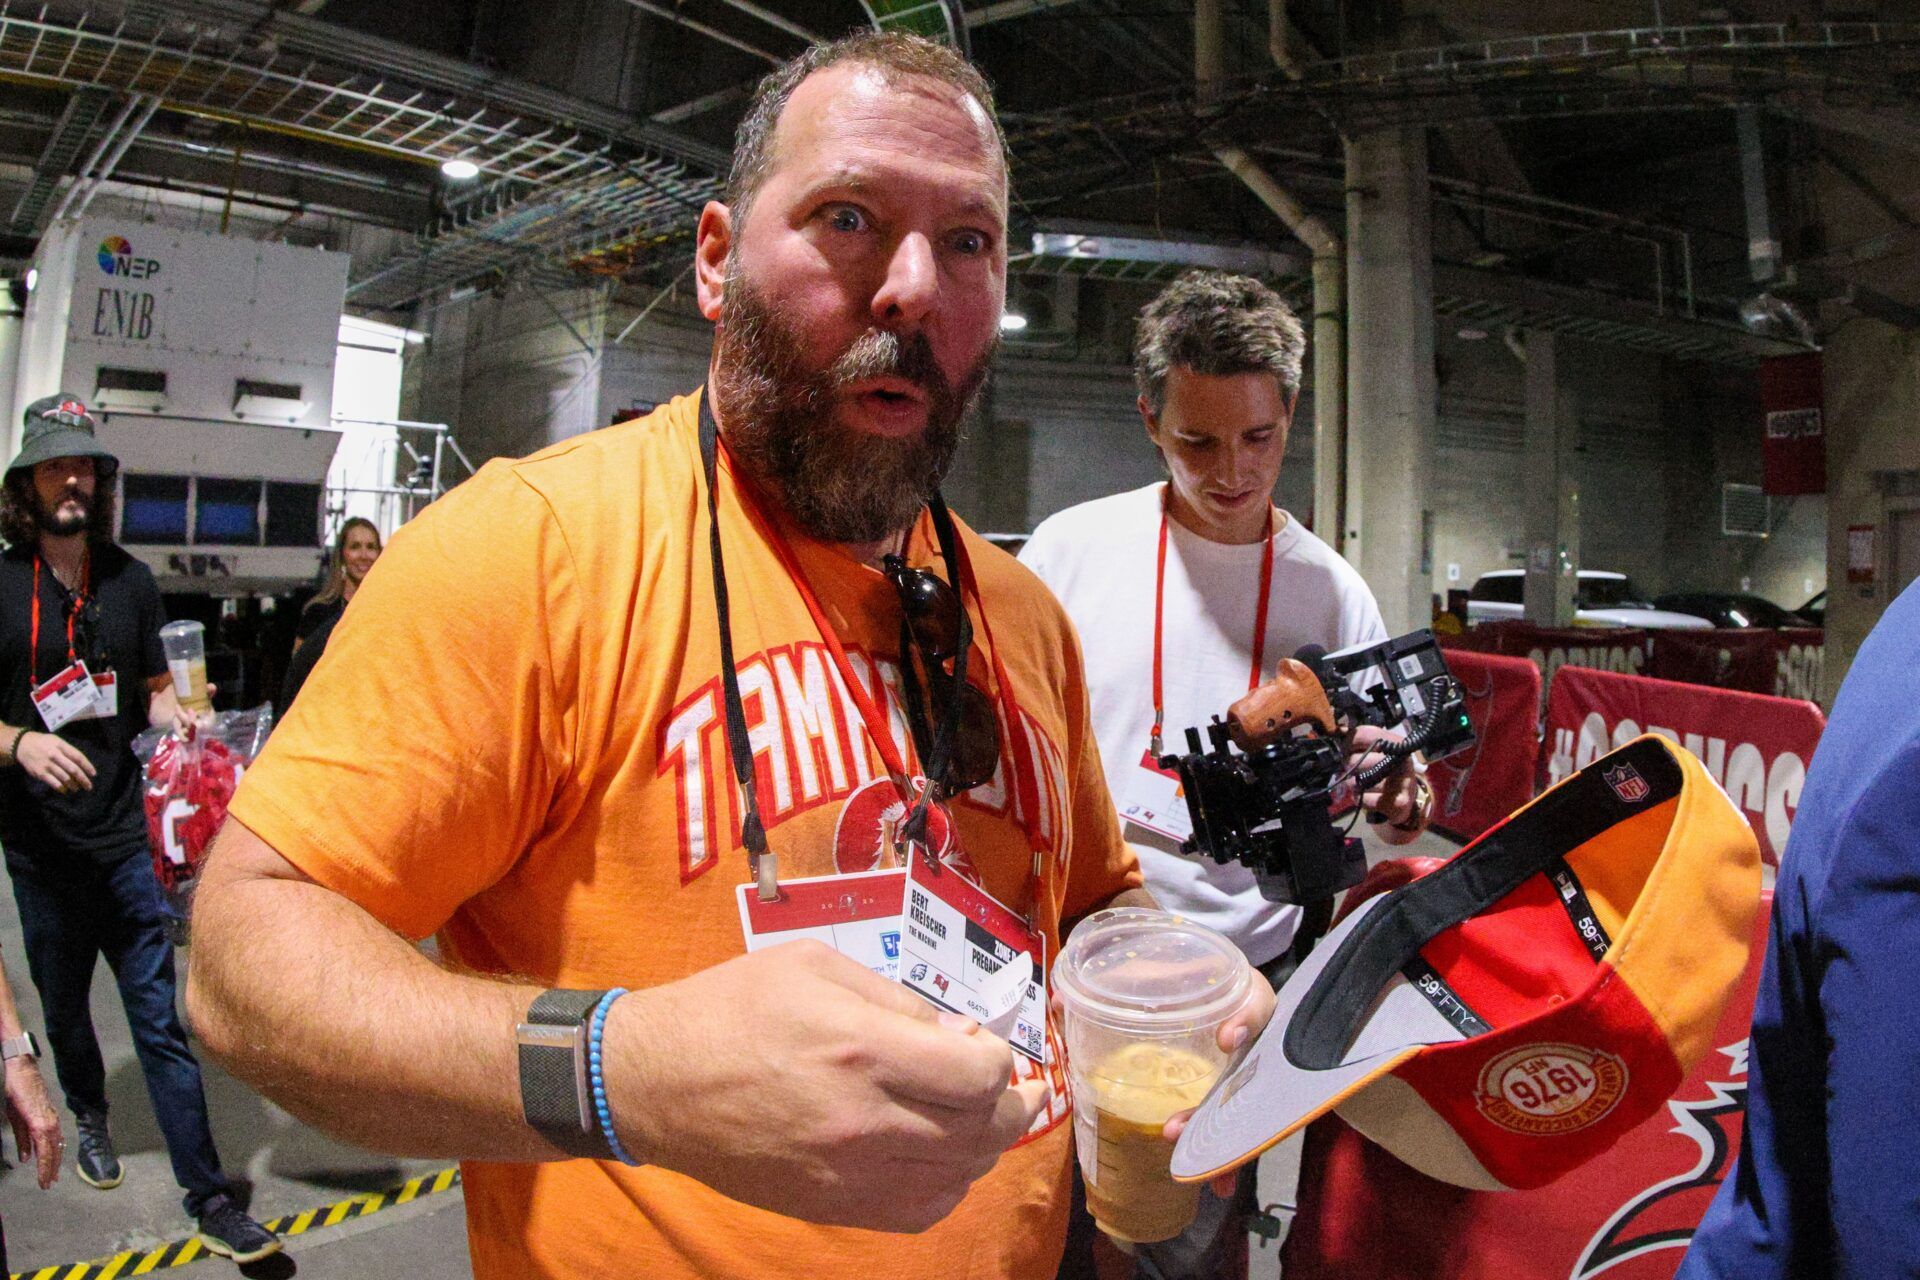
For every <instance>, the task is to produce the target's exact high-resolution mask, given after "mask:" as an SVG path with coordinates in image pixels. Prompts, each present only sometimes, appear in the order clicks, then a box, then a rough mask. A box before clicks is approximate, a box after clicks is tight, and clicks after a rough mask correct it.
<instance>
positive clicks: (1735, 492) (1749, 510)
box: [1720, 484, 1773, 538]
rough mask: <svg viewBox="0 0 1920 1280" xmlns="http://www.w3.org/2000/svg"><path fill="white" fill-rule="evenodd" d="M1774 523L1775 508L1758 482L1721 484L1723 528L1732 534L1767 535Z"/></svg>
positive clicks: (1737, 535) (1726, 532) (1742, 536)
mask: <svg viewBox="0 0 1920 1280" xmlns="http://www.w3.org/2000/svg"><path fill="white" fill-rule="evenodd" d="M1772 524H1773V508H1772V504H1771V503H1770V502H1769V501H1768V499H1767V494H1766V491H1765V490H1764V489H1762V488H1761V487H1760V486H1759V485H1757V484H1723V485H1721V486H1720V532H1721V533H1723V534H1725V535H1726V536H1727V537H1729V538H1764V537H1766V536H1767V534H1768V532H1769V531H1770V530H1771V527H1772Z"/></svg>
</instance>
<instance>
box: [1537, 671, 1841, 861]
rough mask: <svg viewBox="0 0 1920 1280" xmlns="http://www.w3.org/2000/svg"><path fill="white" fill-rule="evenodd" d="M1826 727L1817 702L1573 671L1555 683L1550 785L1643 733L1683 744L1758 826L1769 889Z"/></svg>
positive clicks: (1548, 749) (1548, 750)
mask: <svg viewBox="0 0 1920 1280" xmlns="http://www.w3.org/2000/svg"><path fill="white" fill-rule="evenodd" d="M1826 724H1827V720H1826V717H1825V716H1823V715H1821V714H1820V708H1819V707H1816V706H1815V705H1813V703H1811V702H1802V701H1798V700H1796V699H1791V698H1773V697H1768V696H1766V695H1764V694H1758V693H1742V692H1739V691H1737V690H1733V689H1707V688H1702V687H1700V686H1699V685H1691V684H1677V683H1675V682H1673V681H1670V680H1649V679H1645V678H1643V677H1637V676H1619V675H1614V674H1612V673H1611V672H1605V671H1582V670H1579V669H1577V668H1568V669H1566V670H1563V671H1561V672H1560V673H1559V674H1558V675H1557V676H1555V677H1554V681H1553V690H1552V693H1551V694H1550V695H1549V698H1548V703H1547V729H1546V741H1545V742H1543V743H1542V744H1541V751H1542V753H1543V755H1544V756H1545V759H1546V769H1547V781H1548V782H1549V783H1554V782H1558V781H1559V780H1560V779H1562V778H1564V777H1566V776H1567V775H1568V774H1570V773H1572V772H1574V771H1575V770H1577V769H1584V768H1586V767H1587V766H1588V765H1589V764H1592V763H1593V761H1594V760H1595V759H1596V758H1598V757H1599V756H1602V755H1605V754H1606V753H1607V752H1609V751H1611V750H1613V749H1614V748H1615V747H1618V746H1621V745H1624V744H1625V743H1626V742H1627V741H1628V740H1629V739H1632V738H1637V737H1639V736H1640V735H1641V734H1642V733H1657V734H1659V735H1661V736H1662V737H1664V738H1668V739H1671V740H1672V741H1674V742H1677V743H1679V744H1680V745H1681V746H1683V747H1685V748H1686V749H1687V750H1689V751H1691V752H1693V754H1694V755H1696V756H1698V757H1700V759H1701V761H1702V762H1703V763H1704V764H1705V765H1706V766H1707V772H1708V773H1710V774H1712V775H1713V778H1714V781H1716V782H1718V783H1720V785H1721V786H1723V787H1725V788H1726V790H1727V794H1728V795H1730V796H1732V797H1733V802H1734V803H1735V804H1736V805H1738V806H1740V809H1741V811H1742V812H1744V813H1745V814H1746V815H1747V820H1748V821H1749V822H1751V823H1752V824H1753V830H1754V834H1755V835H1757V836H1758V837H1759V838H1760V853H1761V856H1762V857H1763V858H1765V859H1766V863H1767V868H1766V878H1767V883H1768V884H1769V885H1771V884H1772V882H1773V868H1774V867H1775V866H1778V865H1779V862H1780V851H1781V850H1782V849H1784V848H1786V845H1787V836H1788V834H1789V833H1790V832H1791V831H1792V830H1793V814H1794V810H1795V809H1796V808H1798V807H1799V804H1800V788H1801V786H1802V785H1803V784H1804V783H1805V782H1806V780H1807V764H1808V762H1810V761H1811V760H1812V759H1813V749H1814V748H1815V747H1816V746H1818V745H1819V743H1820V734H1821V731H1822V730H1824V729H1825V728H1826Z"/></svg>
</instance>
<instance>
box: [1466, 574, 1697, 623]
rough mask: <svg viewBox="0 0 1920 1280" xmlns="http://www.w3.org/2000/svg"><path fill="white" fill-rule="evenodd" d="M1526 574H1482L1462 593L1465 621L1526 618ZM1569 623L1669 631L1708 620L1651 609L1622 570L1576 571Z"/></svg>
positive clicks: (1496, 620) (1651, 606)
mask: <svg viewBox="0 0 1920 1280" xmlns="http://www.w3.org/2000/svg"><path fill="white" fill-rule="evenodd" d="M1525 587H1526V573H1525V572H1524V571H1523V570H1520V569H1495V570H1494V571H1493V572H1492V573H1483V574H1481V575H1480V580H1479V581H1478V582H1476V583H1474V584H1473V590H1472V591H1471V592H1469V593H1468V594H1467V621H1468V622H1469V623H1477V622H1501V621H1505V620H1507V619H1515V620H1517V619H1520V618H1523V617H1525V616H1526V610H1525V609H1524V608H1523V607H1522V605H1521V595H1522V592H1523V591H1524V590H1525ZM1573 602H1574V615H1573V623H1574V625H1575V626H1577V627H1652V628H1656V629H1665V630H1669V631H1706V630H1709V629H1711V628H1712V626H1713V624H1712V623H1710V622H1708V621H1707V620H1706V619H1705V618H1696V617H1694V616H1693V615H1692V614H1688V613H1670V612H1668V611H1667V610H1665V609H1656V608H1654V607H1653V605H1652V604H1650V603H1649V602H1648V601H1647V599H1646V597H1644V596H1642V595H1641V594H1640V593H1639V591H1637V590H1635V589H1634V585H1633V583H1631V582H1629V581H1628V580H1627V575H1626V574H1624V573H1609V572H1607V571H1606V570H1604V569H1582V570H1580V579H1579V584H1578V586H1576V587H1575V589H1574V600H1573Z"/></svg>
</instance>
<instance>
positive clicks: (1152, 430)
mask: <svg viewBox="0 0 1920 1280" xmlns="http://www.w3.org/2000/svg"><path fill="white" fill-rule="evenodd" d="M1133 407H1134V408H1136V409H1138V410H1139V411H1140V422H1141V424H1142V425H1143V426H1145V427H1146V429H1147V439H1149V440H1151V441H1152V442H1153V446H1154V448H1156V449H1157V448H1159V447H1160V418H1159V416H1158V415H1157V414H1155V413H1154V411H1153V410H1152V409H1151V408H1149V407H1148V405H1147V398H1146V397H1145V396H1135V397H1134V400H1133Z"/></svg>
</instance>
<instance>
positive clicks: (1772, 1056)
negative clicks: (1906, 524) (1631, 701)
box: [1676, 584, 1920, 1280]
mask: <svg viewBox="0 0 1920 1280" xmlns="http://www.w3.org/2000/svg"><path fill="white" fill-rule="evenodd" d="M1917 673H1920V584H1916V585H1915V586H1914V587H1911V588H1909V589H1908V590H1907V591H1906V592H1904V593H1903V594H1902V595H1901V596H1900V598H1899V599H1898V600H1897V601H1895V602H1894V604H1893V607H1892V608H1890V609H1888V610H1887V613H1886V616H1885V617H1883V618H1882V619H1881V620H1880V625H1879V626H1877V627H1875V628H1874V631H1873V634H1872V635H1870V636H1868V637H1867V641H1866V643H1865V644H1863V645H1862V646H1861V647H1860V654H1859V656H1858V657H1857V658H1856V659H1855V660H1854V663H1853V667H1852V669H1851V670H1850V671H1849V672H1848V673H1847V678H1846V682H1845V683H1844V684H1843V685H1842V686H1841V688H1840V696H1839V697H1838V698H1837V699H1836V700H1835V702H1834V707H1833V716H1832V718H1831V719H1830V720H1829V721H1828V724H1827V729H1826V732H1825V734H1824V735H1823V736H1822V738H1821V740H1820V747H1819V750H1818V751H1816V752H1815V753H1814V757H1813V763H1812V765H1811V767H1810V768H1809V770H1808V773H1807V782H1806V787H1805V789H1804V790H1803V791H1802V793H1801V796H1800V806H1799V812H1798V813H1797V815H1796V816H1795V818H1794V823H1793V837H1792V839H1791V840H1790V841H1789V842H1788V845H1787V849H1786V852H1785V854H1784V855H1783V856H1782V858H1781V862H1780V874H1779V880H1778V883H1777V884H1776V886H1775V888H1774V898H1773V918H1772V924H1771V928H1770V936H1769V938H1768V941H1767V957H1766V963H1765V967H1764V968H1763V969H1762V971H1761V975H1760V993H1759V998H1758V1000H1757V1001H1756V1002H1755V1004H1754V1010H1753V1031H1752V1039H1751V1041H1750V1042H1749V1055H1750V1056H1749V1065H1748V1075H1747V1114H1746V1121H1745V1133H1744V1136H1743V1139H1742V1142H1741V1149H1740V1159H1739V1163H1738V1164H1737V1165H1736V1166H1735V1168H1734V1171H1733V1175H1732V1176H1731V1177H1730V1178H1728V1179H1727V1181H1726V1182H1725V1183H1723V1184H1721V1187H1720V1191H1719V1193H1718V1194H1717V1195H1716V1196H1715V1197H1714V1201H1713V1204H1712V1206H1711V1207H1710V1208H1709V1209H1708V1210H1707V1215H1706V1218H1705V1220H1704V1221H1702V1222H1701V1224H1700V1229H1699V1231H1698V1232H1696V1233H1695V1235H1694V1238H1693V1244H1692V1247H1691V1248H1690V1249H1689V1250H1688V1252H1687V1256H1686V1258H1685V1259H1684V1260H1683V1261H1682V1263H1681V1265H1680V1270H1679V1273H1678V1275H1677V1277H1676V1280H1732V1278H1733V1277H1739V1280H1768V1278H1769V1277H1775V1276H1778V1277H1792V1278H1793V1280H1817V1278H1818V1277H1827V1276H1832V1277H1882V1276H1904V1275H1913V1274H1915V1273H1916V1272H1920V1178H1917V1177H1916V1175H1915V1163H1914V1162H1915V1157H1914V1152H1915V1149H1916V1147H1920V984H1916V982H1915V981H1914V975H1915V973H1916V972H1917V971H1920V698H1916V697H1915V696H1914V679H1915V676H1916V674H1917Z"/></svg>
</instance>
